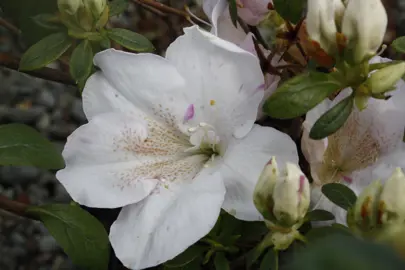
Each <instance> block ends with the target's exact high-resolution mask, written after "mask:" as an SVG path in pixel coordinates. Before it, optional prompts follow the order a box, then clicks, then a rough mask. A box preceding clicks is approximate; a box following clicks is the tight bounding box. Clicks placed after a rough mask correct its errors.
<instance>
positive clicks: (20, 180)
mask: <svg viewBox="0 0 405 270" xmlns="http://www.w3.org/2000/svg"><path fill="white" fill-rule="evenodd" d="M40 173H41V170H40V169H38V168H36V167H30V166H3V167H0V184H7V185H18V184H20V185H21V184H22V185H23V184H27V183H33V182H36V181H38V180H39V175H40Z"/></svg>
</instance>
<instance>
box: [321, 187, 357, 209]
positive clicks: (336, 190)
mask: <svg viewBox="0 0 405 270" xmlns="http://www.w3.org/2000/svg"><path fill="white" fill-rule="evenodd" d="M322 193H323V195H325V196H326V197H327V198H328V199H329V200H330V201H331V202H333V203H334V204H336V205H338V206H340V207H341V208H343V209H345V210H347V209H349V207H352V206H353V205H354V204H355V202H356V199H357V196H356V194H355V193H354V192H353V190H351V189H350V188H348V187H347V186H345V185H342V184H338V183H331V184H325V185H323V186H322Z"/></svg>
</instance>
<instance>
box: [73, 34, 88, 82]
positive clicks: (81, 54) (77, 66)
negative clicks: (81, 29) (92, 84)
mask: <svg viewBox="0 0 405 270" xmlns="http://www.w3.org/2000/svg"><path fill="white" fill-rule="evenodd" d="M69 67H70V74H71V75H72V78H73V79H74V80H75V81H76V82H79V81H84V80H86V79H87V78H88V77H89V75H90V73H91V69H92V67H93V49H92V48H91V44H90V42H89V41H88V40H83V41H82V42H81V43H80V44H79V45H78V46H77V47H76V48H75V49H74V51H73V53H72V56H71V57H70V63H69Z"/></svg>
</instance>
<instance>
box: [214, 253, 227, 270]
mask: <svg viewBox="0 0 405 270" xmlns="http://www.w3.org/2000/svg"><path fill="white" fill-rule="evenodd" d="M214 266H215V270H230V267H229V262H228V259H227V258H226V257H225V254H224V253H223V252H218V253H216V254H215V258H214Z"/></svg>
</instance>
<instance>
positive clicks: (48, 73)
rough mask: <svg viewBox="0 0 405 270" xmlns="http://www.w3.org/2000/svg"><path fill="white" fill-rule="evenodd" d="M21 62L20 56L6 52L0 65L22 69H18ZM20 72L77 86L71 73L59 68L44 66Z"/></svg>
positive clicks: (1, 57)
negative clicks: (13, 55)
mask: <svg viewBox="0 0 405 270" xmlns="http://www.w3.org/2000/svg"><path fill="white" fill-rule="evenodd" d="M19 63H20V60H19V59H18V58H16V57H12V56H10V55H9V54H6V53H0V66H4V67H6V68H9V69H13V70H17V71H20V70H19V69H18V67H19ZM20 72H23V73H26V74H28V75H31V76H34V77H37V78H41V79H45V80H48V81H54V82H58V83H63V84H66V85H74V86H76V83H75V81H74V80H73V79H72V77H70V75H69V74H67V73H65V72H61V71H59V70H57V69H53V68H48V67H43V68H40V69H36V70H31V71H20Z"/></svg>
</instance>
